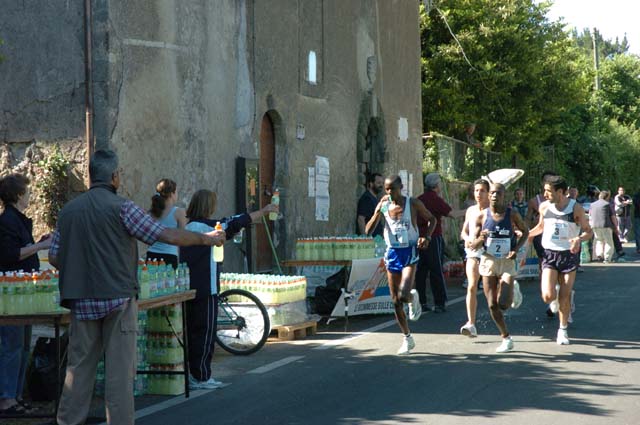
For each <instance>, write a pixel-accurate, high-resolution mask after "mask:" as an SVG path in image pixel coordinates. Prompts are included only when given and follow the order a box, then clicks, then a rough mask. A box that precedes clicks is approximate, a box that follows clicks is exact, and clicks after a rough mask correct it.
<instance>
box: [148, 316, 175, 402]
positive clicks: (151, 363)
mask: <svg viewBox="0 0 640 425" xmlns="http://www.w3.org/2000/svg"><path fill="white" fill-rule="evenodd" d="M167 319H168V320H167ZM146 330H147V332H146V340H145V342H146V355H145V361H146V365H148V367H147V369H148V370H156V371H165V372H169V371H173V372H177V371H181V370H183V351H182V347H181V346H180V343H179V342H178V337H179V338H180V339H184V329H183V328H182V306H181V305H180V304H175V305H170V306H165V307H160V308H155V309H153V310H149V313H148V318H147V329H146ZM176 335H177V337H176ZM146 365H145V366H146ZM146 391H147V393H148V394H161V395H177V394H182V393H183V392H184V375H182V374H181V375H177V374H172V375H147V386H146Z"/></svg>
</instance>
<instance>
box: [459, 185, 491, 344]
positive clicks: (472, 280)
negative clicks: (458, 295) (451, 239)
mask: <svg viewBox="0 0 640 425" xmlns="http://www.w3.org/2000/svg"><path fill="white" fill-rule="evenodd" d="M473 197H474V198H475V200H476V204H475V205H472V206H470V207H469V208H467V213H466V214H465V216H464V224H463V225H462V232H460V237H461V238H462V240H463V241H464V252H465V257H466V261H467V264H466V265H465V271H466V273H467V319H468V320H467V323H465V324H464V325H463V326H462V327H461V328H460V333H461V334H462V335H466V336H468V337H471V338H475V337H476V336H478V330H477V329H476V310H477V308H478V300H477V294H478V279H479V278H480V272H479V271H478V266H479V265H480V257H481V256H482V253H483V252H484V249H483V248H480V249H477V250H476V249H473V248H471V244H472V242H473V241H474V239H475V235H473V236H472V235H471V234H470V233H469V226H474V223H475V221H476V219H477V218H478V214H480V212H481V211H483V210H486V209H487V208H489V182H488V181H486V180H484V179H478V180H476V181H475V182H473Z"/></svg>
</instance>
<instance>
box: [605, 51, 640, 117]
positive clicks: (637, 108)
mask: <svg viewBox="0 0 640 425" xmlns="http://www.w3.org/2000/svg"><path fill="white" fill-rule="evenodd" d="M600 80H601V85H600V86H601V89H600V91H599V92H598V93H597V98H596V101H599V102H600V105H601V107H602V113H603V114H604V116H606V117H608V118H610V119H614V120H616V121H618V122H619V123H621V124H624V125H629V126H633V127H634V128H636V129H637V128H640V115H639V114H640V58H639V57H638V56H635V55H622V54H617V55H614V56H613V57H612V58H611V59H609V60H606V61H604V62H603V63H602V66H601V67H600Z"/></svg>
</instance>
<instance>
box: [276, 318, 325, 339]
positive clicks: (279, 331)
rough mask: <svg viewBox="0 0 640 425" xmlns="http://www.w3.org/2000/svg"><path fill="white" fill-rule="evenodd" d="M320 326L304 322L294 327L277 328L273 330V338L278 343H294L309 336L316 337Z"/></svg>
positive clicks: (282, 326) (283, 326)
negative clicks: (295, 340)
mask: <svg viewBox="0 0 640 425" xmlns="http://www.w3.org/2000/svg"><path fill="white" fill-rule="evenodd" d="M317 328H318V324H317V323H316V322H303V323H296V324H294V325H281V326H275V327H274V328H273V329H271V335H272V336H271V338H273V339H275V340H277V341H293V340H294V339H301V338H304V337H305V336H307V335H315V334H316V332H317Z"/></svg>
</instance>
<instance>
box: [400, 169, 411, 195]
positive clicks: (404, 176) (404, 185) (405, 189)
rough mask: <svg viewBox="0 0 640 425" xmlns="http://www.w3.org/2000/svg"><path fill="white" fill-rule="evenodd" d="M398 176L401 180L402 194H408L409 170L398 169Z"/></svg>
mask: <svg viewBox="0 0 640 425" xmlns="http://www.w3.org/2000/svg"><path fill="white" fill-rule="evenodd" d="M398 176H400V180H402V195H404V196H409V172H408V171H407V170H400V171H398Z"/></svg>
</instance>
